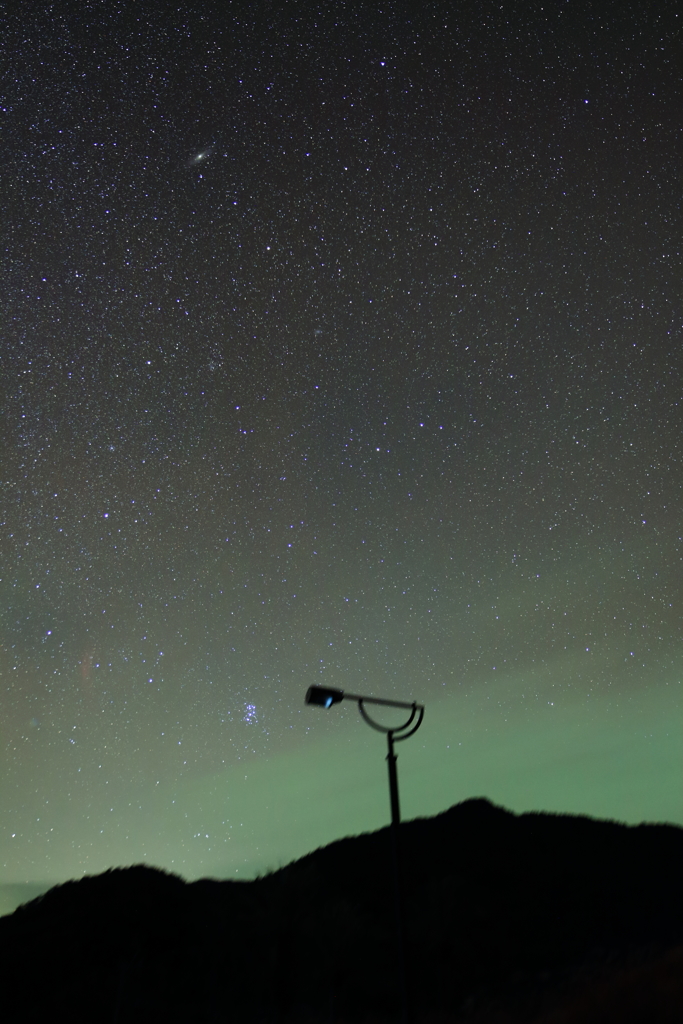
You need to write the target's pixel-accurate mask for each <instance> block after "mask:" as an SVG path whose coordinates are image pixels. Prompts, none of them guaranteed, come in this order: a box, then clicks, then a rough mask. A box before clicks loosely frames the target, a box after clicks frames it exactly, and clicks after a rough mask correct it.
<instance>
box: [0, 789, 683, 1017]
mask: <svg viewBox="0 0 683 1024" xmlns="http://www.w3.org/2000/svg"><path fill="white" fill-rule="evenodd" d="M389 832H390V830H389V829H382V830H381V831H379V832H375V833H372V834H368V835H362V836H358V837H355V838H349V839H343V840H341V841H339V842H336V843H332V844H331V845H330V846H327V847H325V848H324V849H320V850H316V851H315V853H312V854H310V855H309V856H307V857H304V858H302V859H301V860H299V861H296V862H294V863H293V864H290V865H288V866H287V867H285V868H283V869H281V870H280V871H277V872H274V873H273V874H271V875H268V876H267V877H265V878H261V879H258V880H256V881H253V882H232V881H222V882H219V881H211V880H206V879H204V880H201V881H198V882H193V883H191V884H190V883H186V882H184V881H183V880H182V879H180V878H178V877H176V876H174V875H170V874H167V873H165V872H163V871H158V870H155V869H153V868H147V867H142V866H138V867H131V868H121V869H116V870H112V871H108V872H106V873H105V874H103V875H99V876H97V877H87V878H83V879H80V880H79V881H75V882H67V883H65V884H64V885H60V886H57V887H56V888H54V889H51V890H50V891H49V892H48V893H46V894H45V895H44V896H42V897H39V898H38V899H37V900H33V901H32V902H31V903H28V904H26V905H24V906H23V907H20V908H19V909H18V910H16V911H15V912H14V913H13V914H10V915H8V916H7V917H3V918H1V919H0V963H2V970H3V975H4V979H5V980H4V985H3V988H2V1003H3V1007H2V1020H3V1021H4V1022H6V1024H10V1022H15V1021H16V1022H22V1024H28V1022H33V1021H41V1022H45V1021H50V1020H55V1019H60V1020H66V1021H70V1022H76V1021H78V1022H80V1021H83V1022H86V1021H87V1022H89V1024H92V1022H98V1024H100V1022H101V1024H104V1022H106V1024H109V1022H112V1024H138V1022H140V1024H142V1022H145V1024H153V1022H160V1024H161V1022H164V1024H165V1022H183V1024H195V1022H196V1024H201V1022H226V1024H228V1022H235V1024H240V1022H245V1024H252V1022H253V1024H256V1022H264V1024H265V1022H273V1024H275V1022H280V1024H284V1022H288V1024H289V1022H292V1024H293V1022H301V1024H306V1022H309V1021H310V1022H313V1021H316V1022H318V1021H319V1022H321V1024H322V1022H351V1021H359V1022H360V1021H367V1022H370V1021H398V1020H400V1012H399V1008H398V1006H397V1001H396V984H395V975H394V966H393V965H394V949H395V947H394V930H393V925H394V918H393V913H392V906H393V904H392V885H391V879H392V876H391V869H390V863H391V861H390V838H389ZM401 842H402V849H403V872H404V894H405V924H406V933H407V939H408V942H409V945H408V963H409V978H410V983H411V989H412V999H413V1004H414V1019H415V1021H416V1022H419V1024H422V1022H424V1024H427V1022H430V1024H438V1022H443V1024H445V1022H447V1021H448V1022H456V1021H457V1022H460V1021H472V1022H484V1021H489V1022H491V1024H493V1022H496V1024H506V1022H517V1021H520V1022H521V1021H533V1022H536V1024H541V1022H542V1024H569V1022H576V1024H579V1022H581V1024H610V1022H614V1024H616V1022H619V1024H622V1022H623V1024H635V1022H643V1024H646V1022H647V1024H663V1022H671V1024H674V1022H675V1024H680V1022H682V1021H683V829H681V828H678V827H676V826H673V825H639V826H637V827H627V826H625V825H619V824H615V823H612V822H606V821H595V820H592V819H589V818H583V817H569V816H560V815H550V814H522V815H515V814H511V813H510V812H508V811H505V810H503V809H502V808H499V807H494V806H493V805H492V804H490V803H489V802H488V801H486V800H469V801H466V802H465V803H462V804H458V805H457V806H455V807H452V808H451V809H450V810H448V811H446V812H445V813H443V814H440V815H438V816H437V817H435V818H428V819H418V820H416V821H411V822H407V823H405V824H403V825H402V826H401Z"/></svg>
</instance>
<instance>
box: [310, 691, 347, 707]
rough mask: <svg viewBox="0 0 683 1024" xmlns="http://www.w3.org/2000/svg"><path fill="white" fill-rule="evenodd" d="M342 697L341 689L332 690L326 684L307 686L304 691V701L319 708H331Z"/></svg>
mask: <svg viewBox="0 0 683 1024" xmlns="http://www.w3.org/2000/svg"><path fill="white" fill-rule="evenodd" d="M343 699H344V691H343V690H333V689H330V687H328V686H309V687H308V690H307V691H306V703H307V704H315V705H317V707H319V708H331V707H332V705H333V704H338V703H339V701H340V700H343Z"/></svg>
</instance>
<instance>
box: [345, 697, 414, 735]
mask: <svg viewBox="0 0 683 1024" xmlns="http://www.w3.org/2000/svg"><path fill="white" fill-rule="evenodd" d="M373 703H374V702H373ZM358 710H359V711H360V713H361V717H362V718H363V720H364V721H365V722H367V723H368V725H371V726H372V728H373V729H376V730H377V732H384V733H391V737H392V739H394V740H407V739H408V737H409V736H413V735H414V734H415V733H416V732H417V730H418V729H419V728H420V726H421V725H422V719H423V718H424V713H425V709H424V706H423V705H422V704H413V705H412V710H411V712H410V717H409V718H408V720H407V721H406V722H404V723H403V725H396V726H388V725H380V724H379V722H375V721H374V720H373V719H372V718H370V715H369V714H368V713H367V711H366V710H365V707H364V700H363V698H362V697H359V698H358ZM418 712H419V714H418ZM415 715H417V716H418V718H417V722H415V725H413V727H412V729H411V728H410V726H411V725H412V723H413V721H414V720H415ZM406 729H407V730H408V732H405V730H406Z"/></svg>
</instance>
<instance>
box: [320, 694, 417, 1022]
mask: <svg viewBox="0 0 683 1024" xmlns="http://www.w3.org/2000/svg"><path fill="white" fill-rule="evenodd" d="M342 700H355V701H357V702H358V710H359V711H360V713H361V717H362V718H363V720H364V721H366V722H367V723H368V725H370V726H372V728H373V729H377V731H378V732H383V733H386V737H387V746H388V751H387V766H388V769H389V800H390V802H391V854H392V857H391V859H392V867H393V872H392V873H393V878H394V918H395V926H396V947H397V957H398V976H399V984H400V986H401V1004H402V1013H401V1017H402V1024H410V1020H411V1018H412V1012H411V1007H410V1000H409V993H408V980H407V979H408V975H407V972H406V962H405V945H404V939H403V914H402V911H401V857H400V846H399V825H400V823H401V809H400V804H399V799H398V772H397V770H396V753H395V751H394V743H397V742H398V741H399V740H407V739H408V737H409V736H413V735H414V734H415V733H416V732H417V730H418V729H419V728H420V726H421V725H422V719H423V718H424V713H425V709H424V705H423V704H416V703H415V701H413V702H412V703H410V704H407V703H406V702H405V701H398V700H382V699H380V698H379V697H363V696H360V695H359V694H357V693H346V692H345V691H344V690H336V689H332V688H329V687H324V686H309V688H308V691H307V693H306V703H307V704H314V705H316V706H318V707H324V708H330V707H332V705H333V704H338V703H339V702H340V701H342ZM366 704H381V705H382V706H384V707H390V708H405V709H406V710H410V716H409V717H408V719H407V720H406V721H405V722H404V723H403V725H399V726H395V727H393V728H389V727H388V726H385V725H380V723H379V722H375V721H374V719H372V718H370V715H369V714H368V713H367V711H366V710H365V705H366Z"/></svg>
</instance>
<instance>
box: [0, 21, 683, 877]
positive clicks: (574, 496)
mask: <svg viewBox="0 0 683 1024" xmlns="http://www.w3.org/2000/svg"><path fill="white" fill-rule="evenodd" d="M679 22H680V18H679V17H678V13H677V12H676V11H675V9H674V6H673V5H670V4H665V3H662V4H655V5H654V6H649V7H647V8H643V7H641V6H637V5H626V6H623V5H620V6H619V7H618V8H617V7H615V6H611V5H608V4H602V5H600V4H599V5H597V6H596V5H583V6H582V5H579V6H578V7H577V6H571V7H570V6H569V5H564V6H562V5H560V6H556V7H553V8H552V9H548V8H545V7H543V6H541V5H538V4H531V5H528V4H525V5H514V4H503V5H489V6H485V7H484V8H482V7H481V6H480V5H468V4H464V5H462V6H459V7H454V6H453V5H441V4H431V5H428V6H427V7H425V8H424V9H421V10H417V9H416V10H415V11H412V12H410V13H408V8H405V7H402V6H401V5H390V6H389V7H388V8H386V9H379V8H377V9H376V8H374V7H372V6H371V5H362V4H360V5H357V4H353V5H347V6H345V5H344V4H341V5H340V4H323V5H318V6H314V5H296V6H295V7H293V8H291V9H290V8H284V7H283V8H281V9H280V10H276V9H273V8H271V7H270V6H268V5H265V4H256V5H246V4H244V5H242V4H233V5H228V6H225V5H215V6H214V5H211V4H209V5H206V4H203V5H191V4H190V5H184V6H173V7H171V6H167V5H164V4H161V3H152V2H149V3H143V4H135V5H133V4H126V3H117V4H107V5H97V4H84V5H79V8H78V11H76V9H75V7H74V6H73V5H72V4H69V3H55V4H51V5H49V7H47V8H45V9H42V10H36V11H31V12H30V13H26V12H24V13H22V14H21V15H16V16H12V15H10V16H9V17H8V18H7V22H6V26H5V29H4V32H3V34H4V36H5V40H6V46H7V47H8V50H9V52H10V53H11V54H12V65H13V74H12V75H10V76H8V78H7V79H6V81H5V85H4V89H3V93H2V97H1V100H0V117H1V119H2V126H3V138H4V140H5V146H4V159H3V166H2V168H0V176H1V177H2V194H3V201H2V203H3V217H2V222H3V226H2V236H3V245H2V252H3V281H4V284H5V286H4V289H3V290H4V299H3V328H2V340H1V345H2V371H3V372H2V380H3V383H2V420H3V431H4V434H3V437H4V439H3V446H2V452H3V454H2V481H1V486H2V497H1V499H0V500H1V504H2V534H1V536H2V559H1V566H2V581H1V583H0V587H1V588H2V602H1V603H0V615H1V622H2V646H1V648H0V672H1V676H0V694H1V702H2V704H1V706H2V751H3V754H2V759H3V763H2V771H3V779H4V782H3V787H2V795H1V796H0V806H1V807H2V815H1V819H0V820H1V822H2V829H1V830H0V864H1V865H2V880H3V881H5V882H6V883H13V884H14V883H39V882H40V883H42V882H52V881H59V880H62V879H63V878H67V877H72V876H74V875H78V874H80V873H83V872H84V871H94V870H103V869H104V868H106V867H108V866H110V865H111V864H119V863H134V862H137V861H139V860H141V859H143V858H144V859H149V860H150V862H152V863H156V864H159V865H160V866H164V867H172V868H173V869H174V870H178V871H180V872H181V873H184V874H186V875H187V876H188V877H194V876H198V875H201V874H205V873H214V874H217V875H219V876H223V877H231V876H233V875H234V874H235V873H242V874H246V875H248V874H249V873H250V872H251V873H253V871H255V870H260V869H262V868H263V867H264V866H273V865H274V864H275V863H276V862H277V861H278V859H280V860H282V859H283V858H287V857H290V856H295V855H299V854H302V853H305V852H307V851H308V850H309V849H311V848H313V847H314V846H316V845H318V844H319V843H321V842H326V841H329V840H331V839H333V838H337V837H338V836H340V835H342V834H345V833H347V832H351V831H359V830H360V829H361V828H374V827H379V826H381V825H382V824H384V822H385V820H386V817H387V815H388V801H387V796H386V792H385V789H386V780H385V778H384V769H383V766H382V764H380V760H381V758H382V756H383V751H382V750H380V749H379V747H378V741H377V738H376V737H375V736H374V735H366V733H369V732H370V731H369V730H367V729H366V728H364V727H363V724H362V723H361V722H360V721H359V720H358V716H357V714H356V713H355V710H354V709H353V708H352V707H349V708H346V706H345V705H344V706H343V708H336V709H335V710H334V711H333V712H330V713H329V715H326V714H321V713H316V711H314V710H313V709H311V708H308V707H304V706H303V695H304V693H305V690H306V688H307V687H308V686H309V685H311V684H313V683H329V684H330V685H334V686H340V687H342V688H344V689H348V690H349V691H351V692H361V693H369V694H374V695H383V696H387V697H394V698H395V699H416V700H418V701H421V702H422V703H424V704H425V705H426V706H427V712H426V718H425V726H424V727H423V729H422V730H421V732H420V734H419V736H418V737H416V738H414V739H412V740H411V742H410V743H408V744H406V746H405V749H402V750H400V772H401V777H400V781H401V788H402V794H403V796H404V811H405V813H406V814H407V815H413V816H414V815H418V814H426V813H435V812H436V811H438V810H442V809H443V808H444V807H446V806H448V805H449V804H451V803H454V802H455V801H456V800H458V799H463V798H465V797H467V796H471V795H480V793H482V794H484V790H486V792H485V794H484V795H487V796H489V797H491V798H493V799H499V800H500V801H501V802H507V804H508V806H514V807H516V808H519V809H531V808H533V807H537V808H538V809H549V810H553V809H557V810H576V811H584V812H587V813H596V814H604V815H605V816H611V817H618V818H621V819H622V820H642V819H643V818H649V819H655V818H657V819H661V820H664V819H667V820H676V821H683V793H682V792H681V785H680V756H681V739H680V737H681V731H680V724H681V723H680V679H681V667H682V662H681V639H680V638H681V633H680V614H681V602H680V589H681V588H680V575H681V550H682V546H683V533H682V532H681V531H682V526H681V512H680V510H681V483H682V481H683V477H682V475H681V425H682V417H681V411H682V402H683V398H682V396H681V379H682V378H681V373H682V369H683V368H682V365H681V363H682V358H681V351H682V348H681V342H682V337H681V312H680V271H681V261H680V239H681V207H680V173H679V162H678V160H677V152H678V143H679V139H680V110H681V97H680V81H679V75H678V70H677V68H678V61H677V57H678V48H679V45H680V24H679ZM430 718H431V723H430ZM316 786H319V787H320V791H319V790H318V789H316ZM323 791H324V796H323V795H322V792H323ZM330 794H331V795H330ZM231 801H232V803H231ZM385 805H387V806H385Z"/></svg>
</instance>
